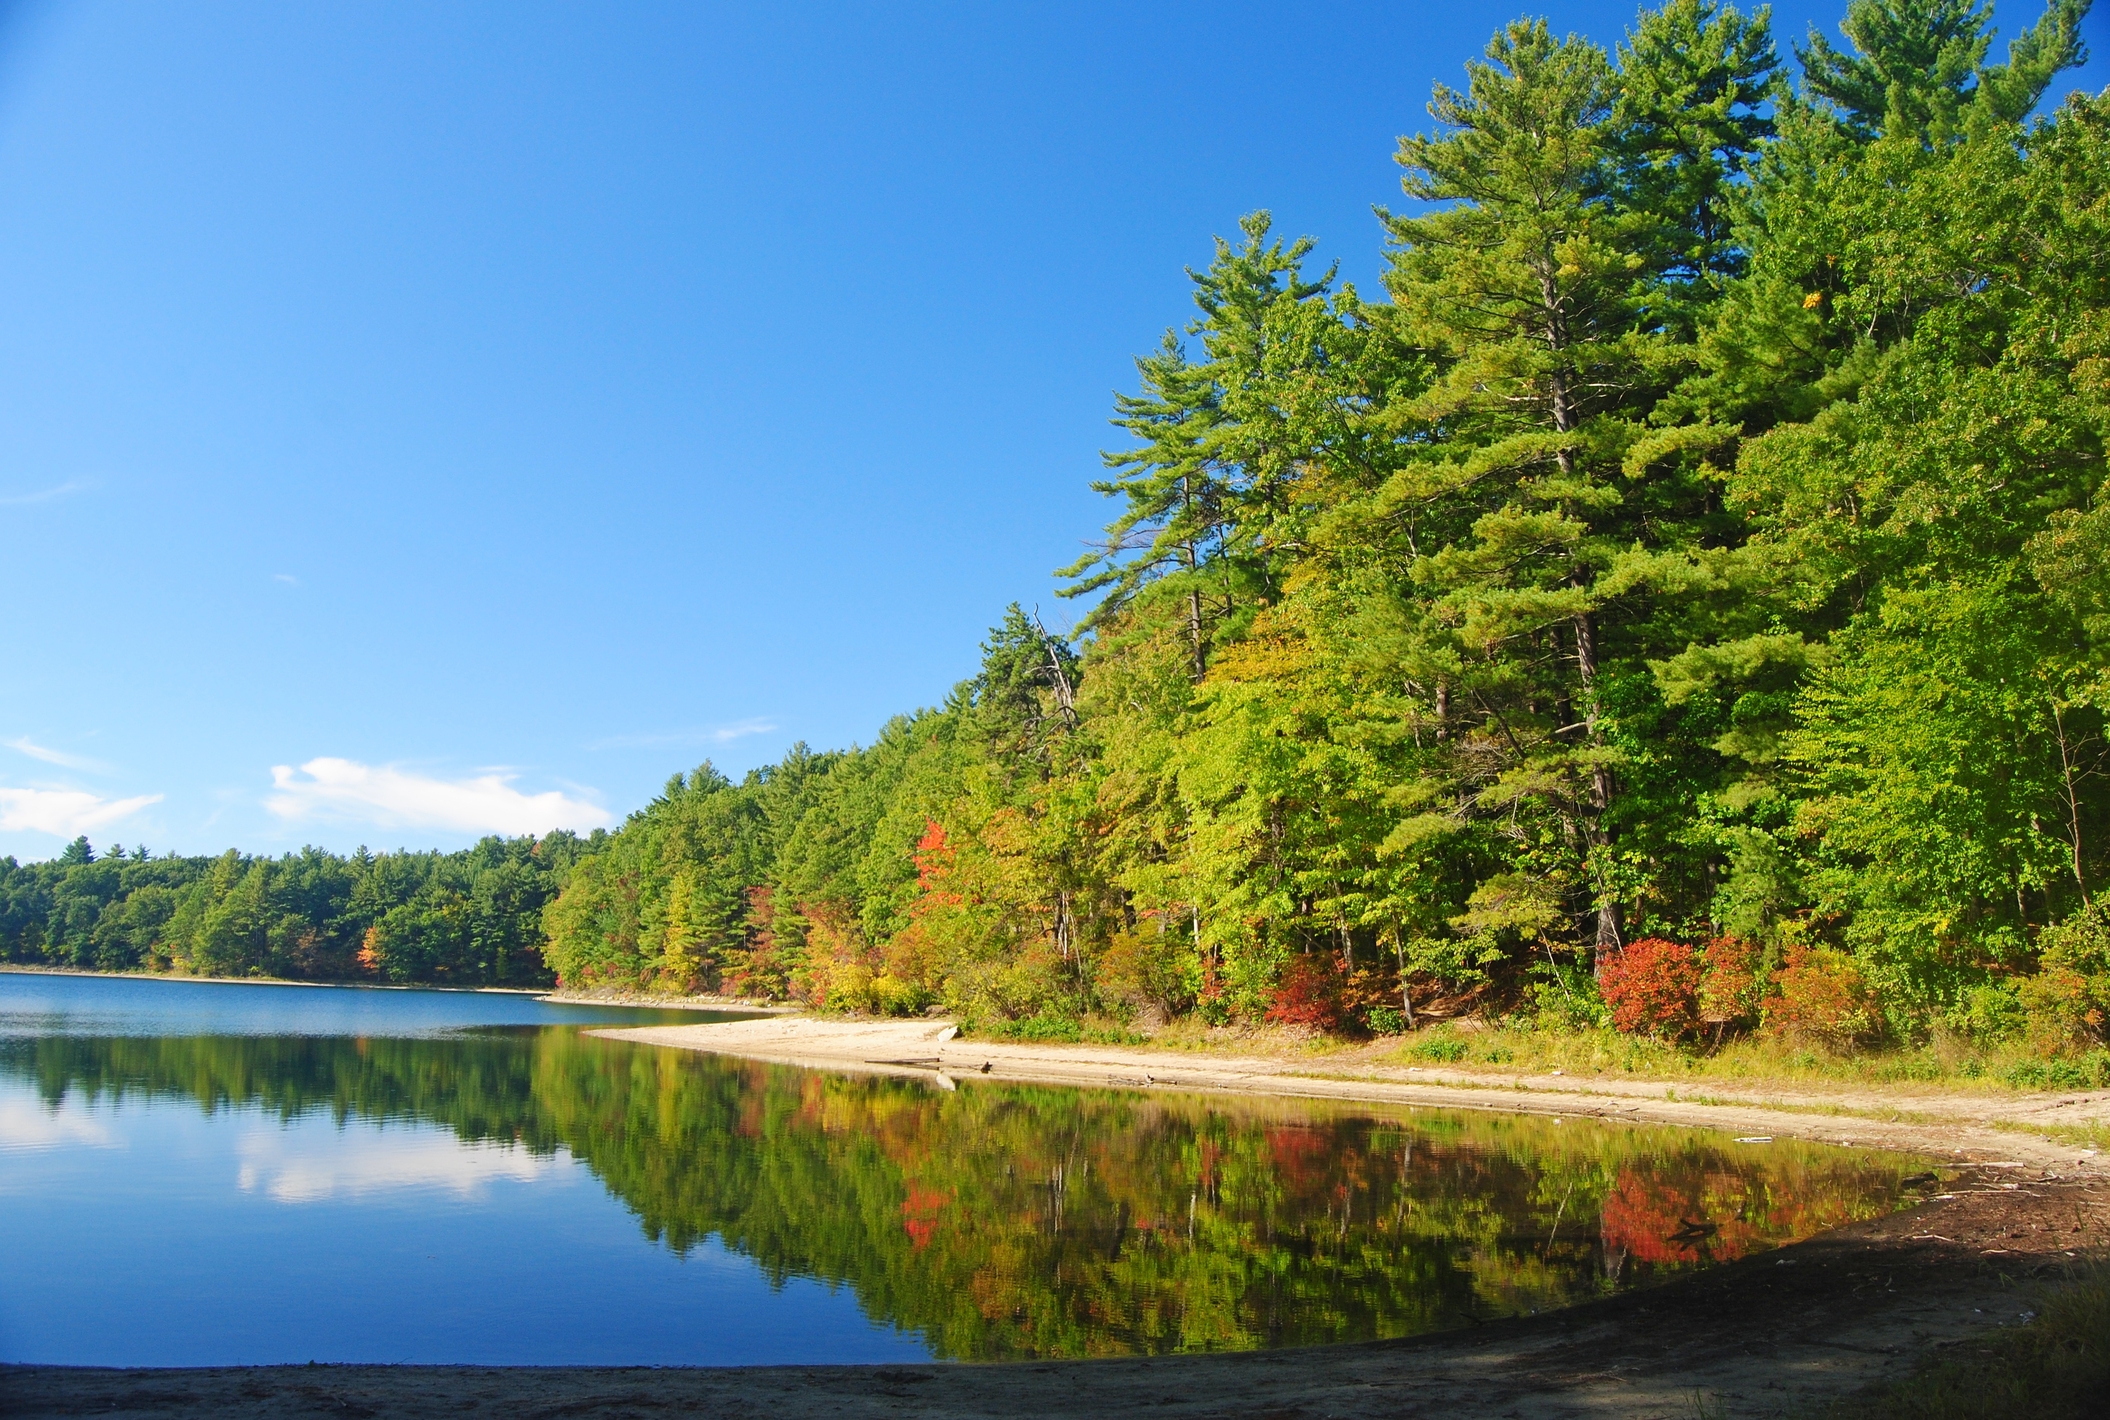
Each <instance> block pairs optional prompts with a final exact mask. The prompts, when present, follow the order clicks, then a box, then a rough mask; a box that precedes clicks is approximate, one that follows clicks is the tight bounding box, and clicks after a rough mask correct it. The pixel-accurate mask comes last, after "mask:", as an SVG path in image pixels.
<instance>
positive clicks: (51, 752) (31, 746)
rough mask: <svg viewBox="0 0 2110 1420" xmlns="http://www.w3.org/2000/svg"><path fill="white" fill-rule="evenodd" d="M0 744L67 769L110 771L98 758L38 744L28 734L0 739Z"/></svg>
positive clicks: (104, 772) (102, 772)
mask: <svg viewBox="0 0 2110 1420" xmlns="http://www.w3.org/2000/svg"><path fill="white" fill-rule="evenodd" d="M0 744H5V745H6V746H7V747H8V748H9V749H12V750H19V751H21V752H22V753H23V754H26V755H28V756H29V757H30V758H31V759H40V760H42V761H43V762H44V763H46V764H58V765H63V766H64V767H66V768H68V769H92V770H95V771H96V772H97V773H101V774H107V773H109V772H110V766H109V765H107V764H105V763H103V762H102V761H101V760H99V759H90V758H88V757H87V756H86V755H84V754H68V753H66V751H64V750H62V749H53V748H51V746H49V745H40V744H38V743H37V742H36V741H35V740H32V739H31V738H30V737H29V736H28V735H18V736H16V737H15V738H14V739H11V740H0Z"/></svg>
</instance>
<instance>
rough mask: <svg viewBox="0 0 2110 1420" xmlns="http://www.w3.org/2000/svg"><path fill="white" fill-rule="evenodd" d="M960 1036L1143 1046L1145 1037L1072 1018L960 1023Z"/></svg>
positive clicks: (1052, 1017)
mask: <svg viewBox="0 0 2110 1420" xmlns="http://www.w3.org/2000/svg"><path fill="white" fill-rule="evenodd" d="M960 1034H961V1035H963V1036H970V1037H972V1038H974V1039H976V1040H1010V1041H1018V1042H1021V1043H1026V1044H1035V1045H1144V1044H1147V1043H1148V1039H1149V1038H1148V1037H1146V1036H1143V1035H1141V1034H1138V1033H1137V1032H1135V1031H1132V1030H1130V1029H1128V1028H1127V1027H1126V1026H1122V1025H1118V1024H1113V1023H1108V1022H1102V1021H1092V1020H1078V1019H1077V1018H1075V1017H1074V1016H1047V1015H1043V1016H1026V1017H1023V1018H1022V1019H1019V1020H1015V1021H974V1022H971V1023H963V1024H962V1025H961V1027H960Z"/></svg>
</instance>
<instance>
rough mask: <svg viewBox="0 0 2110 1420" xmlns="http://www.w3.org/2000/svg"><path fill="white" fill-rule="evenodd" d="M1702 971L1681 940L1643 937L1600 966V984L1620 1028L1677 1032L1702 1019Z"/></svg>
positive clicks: (1632, 1031) (1696, 957) (1694, 954)
mask: <svg viewBox="0 0 2110 1420" xmlns="http://www.w3.org/2000/svg"><path fill="white" fill-rule="evenodd" d="M1702 970H1703V965H1702V963H1701V960H1700V954H1699V953H1698V952H1695V951H1694V950H1693V949H1692V948H1691V947H1688V946H1686V945H1685V944H1684V943H1683V942H1670V941H1665V940H1664V939H1663V938H1661V937H1643V938H1642V939H1641V940H1640V941H1638V942H1629V943H1627V945H1626V949H1625V950H1624V951H1622V952H1620V953H1618V954H1617V955H1615V956H1613V957H1610V958H1609V959H1607V960H1606V961H1605V963H1604V964H1603V965H1602V966H1601V967H1599V968H1598V972H1597V989H1598V991H1599V992H1600V993H1601V994H1602V995H1603V996H1604V1000H1605V1004H1606V1005H1607V1006H1610V1007H1611V1008H1612V1024H1613V1025H1614V1026H1617V1027H1618V1028H1619V1029H1620V1030H1623V1031H1626V1032H1627V1033H1628V1034H1630V1035H1631V1034H1640V1033H1643V1032H1646V1033H1647V1034H1649V1035H1665V1036H1679V1035H1684V1034H1685V1033H1686V1032H1688V1031H1690V1030H1692V1029H1693V1027H1695V1026H1697V1025H1698V1024H1699V1020H1700V976H1701V973H1702Z"/></svg>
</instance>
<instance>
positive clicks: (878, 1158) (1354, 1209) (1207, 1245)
mask: <svg viewBox="0 0 2110 1420" xmlns="http://www.w3.org/2000/svg"><path fill="white" fill-rule="evenodd" d="M0 1072H4V1073H5V1074H6V1075H8V1076H12V1077H14V1078H17V1079H22V1080H25V1081H32V1082H34V1083H35V1084H36V1086H37V1087H38V1088H39V1089H40V1090H41V1092H42V1094H43V1096H44V1097H45V1098H46V1099H47V1100H48V1101H51V1102H53V1103H56V1102H57V1101H58V1100H60V1099H61V1098H63V1097H65V1096H66V1095H68V1094H69V1093H77V1094H78V1095H83V1096H87V1097H90V1098H103V1099H108V1098H111V1097H122V1096H124V1095H127V1094H131V1093H135V1092H149V1093H151V1094H153V1095H156V1096H160V1097H169V1096H175V1097H180V1098H184V1099H189V1100H191V1101H194V1102H195V1103H196V1104H197V1105H199V1106H200V1107H201V1108H203V1109H205V1110H207V1111H213V1110H218V1109H222V1108H226V1107H230V1106H243V1107H260V1108H263V1109H266V1110H269V1111H275V1112H277V1113H279V1114H281V1115H284V1116H293V1115H300V1114H306V1113H309V1112H325V1113H328V1114H331V1115H334V1116H335V1117H336V1118H337V1119H338V1120H339V1121H340V1122H343V1121H350V1120H364V1121H387V1120H398V1119H402V1120H418V1121H423V1122H428V1123H434V1124H439V1125H442V1126H445V1127H447V1128H449V1129H451V1130H452V1131H453V1132H454V1134H455V1135H456V1136H457V1137H458V1138H460V1139H462V1140H464V1141H497V1142H501V1143H508V1144H517V1145H518V1146H520V1147H522V1148H525V1149H527V1150H530V1151H532V1152H534V1153H536V1154H549V1153H553V1152H554V1151H556V1150H558V1149H560V1148H562V1149H564V1150H567V1151H569V1152H570V1153H571V1154H572V1155H574V1156H575V1157H577V1158H579V1159H581V1160H583V1161H584V1162H585V1163H586V1164H587V1166H588V1167H590V1168H591V1169H592V1170H593V1171H594V1173H595V1174H596V1175H597V1176H599V1178H600V1179H601V1180H602V1181H603V1182H605V1184H606V1185H607V1187H608V1189H609V1190H610V1192H611V1193H613V1194H614V1195H615V1196H616V1197H618V1198H620V1199H621V1200H622V1201H623V1202H624V1203H625V1204H626V1205H627V1206H628V1207H629V1208H630V1209H631V1210H632V1211H633V1212H634V1213H635V1214H636V1215H637V1216H638V1218H639V1219H640V1220H641V1222H642V1223H643V1226H644V1229H645V1231H646V1232H647V1233H648V1234H649V1235H650V1236H651V1237H653V1238H654V1239H656V1240H659V1241H661V1242H662V1243H664V1244H665V1245H666V1246H667V1247H669V1248H671V1249H673V1250H674V1251H676V1252H679V1253H684V1254H686V1253H687V1252H688V1251H689V1250H690V1249H692V1248H694V1247H695V1246H696V1245H697V1244H698V1243H699V1242H701V1241H702V1240H703V1239H705V1238H707V1237H709V1236H711V1235H714V1234H715V1235H717V1236H718V1237H719V1238H720V1239H721V1240H722V1241H723V1242H724V1244H725V1245H726V1246H727V1247H729V1248H731V1249H732V1250H734V1251H736V1252H739V1253H742V1254H744V1255H746V1256H748V1257H750V1258H752V1259H754V1260H755V1261H756V1262H757V1263H758V1264H759V1265H760V1266H761V1267H762V1268H763V1269H765V1270H766V1271H767V1273H768V1274H769V1275H770V1276H771V1277H772V1278H773V1279H775V1280H777V1281H779V1282H781V1281H782V1280H783V1279H785V1278H788V1277H793V1276H802V1277H813V1278H817V1279H820V1280H822V1281H824V1282H827V1283H829V1284H831V1285H843V1286H848V1287H850V1288H852V1289H854V1291H855V1294H856V1295H857V1297H858V1298H859V1300H860V1301H861V1303H862V1305H863V1306H864V1308H865V1310H866V1312H867V1313H868V1314H869V1315H871V1316H872V1317H874V1318H875V1319H879V1320H883V1321H886V1322H889V1323H892V1324H894V1325H896V1326H899V1327H902V1328H906V1329H912V1330H915V1331H917V1332H920V1333H921V1334H922V1335H923V1336H924V1337H925V1338H927V1340H928V1342H929V1344H930V1346H931V1347H932V1349H933V1351H934V1352H935V1354H937V1355H938V1356H941V1357H948V1358H957V1359H962V1360H998V1359H1011V1358H1024V1357H1039V1356H1103V1355H1133V1354H1139V1353H1148V1354H1157V1353H1164V1352H1171V1351H1200V1350H1236V1349H1245V1348H1251V1347H1260V1346H1289V1345H1309V1344H1314V1343H1320V1342H1332V1341H1358V1340H1369V1339H1373V1338H1378V1337H1389V1336H1405V1335H1411V1334H1413V1333H1416V1332H1422V1331H1429V1330H1433V1329H1436V1328H1440V1327H1447V1326H1454V1325H1458V1324H1460V1323H1462V1322H1465V1321H1469V1320H1473V1319H1479V1318H1487V1317H1490V1316H1506V1315H1510V1314H1512V1313H1516V1312H1524V1311H1531V1310H1544V1309H1547V1308H1550V1307H1558V1306H1562V1305H1565V1304H1568V1303H1572V1302H1576V1301H1581V1300H1584V1299H1586V1298H1588V1297H1591V1296H1595V1295H1598V1294H1600V1293H1603V1292H1605V1291H1609V1290H1612V1289H1615V1288H1619V1287H1625V1286H1632V1285H1636V1284H1639V1283H1643V1282H1646V1281H1648V1280H1650V1279H1653V1278H1659V1277H1662V1276H1664V1275H1666V1274H1669V1273H1673V1272H1675V1271H1678V1270H1680V1269H1683V1268H1689V1267H1693V1266H1698V1265H1703V1264H1705V1263H1709V1262H1718V1261H1727V1260H1730V1259H1733V1258H1736V1257H1740V1256H1743V1255H1744V1254H1746V1253H1748V1252H1751V1251H1754V1250H1758V1249H1763V1248H1766V1247H1770V1246H1774V1245H1777V1244H1779V1243H1781V1242H1785V1241H1789V1240H1791V1239H1794V1238H1798V1237H1804V1236H1807V1235H1809V1234H1811V1233H1813V1232H1816V1231H1819V1230H1821V1229H1824V1228H1828V1227H1832V1226H1836V1225H1838V1224H1840V1223H1844V1222H1848V1221H1851V1220H1853V1219H1856V1218H1862V1217H1867V1216H1870V1215H1872V1214H1875V1213H1878V1212H1881V1211H1883V1210H1885V1209H1887V1208H1889V1207H1891V1206H1893V1205H1894V1203H1895V1201H1896V1199H1897V1198H1898V1195H1899V1187H1898V1180H1899V1178H1900V1176H1901V1175H1902V1174H1904V1173H1907V1172H1910V1171H1912V1170H1913V1169H1914V1168H1916V1167H1917V1164H1916V1162H1915V1161H1912V1160H1908V1159H1904V1158H1902V1157H1900V1156H1895V1155H1883V1154H1878V1153H1873V1152H1855V1151H1849V1150H1843V1149H1833V1148H1826V1147H1823V1146H1818V1145H1804V1144H1796V1143H1792V1142H1779V1143H1773V1144H1769V1145H1766V1146H1764V1147H1756V1148H1755V1147H1752V1146H1748V1145H1745V1146H1739V1145H1735V1144H1732V1143H1729V1142H1728V1141H1727V1140H1725V1139H1723V1138H1721V1137H1720V1136H1715V1135H1708V1134H1703V1133H1697V1132H1694V1131H1690V1130H1676V1129H1659V1128H1643V1127H1627V1126H1616V1125H1606V1124H1600V1123H1595V1122H1584V1121H1577V1120H1567V1121H1555V1120H1552V1119H1547V1118H1541V1117H1529V1116H1512V1115H1502V1114H1494V1113H1484V1114H1483V1113H1450V1112H1433V1111H1414V1112H1409V1111H1405V1110H1385V1109H1381V1108H1373V1107H1369V1106H1351V1105H1340V1104H1332V1103H1316V1102H1309V1101H1290V1100H1274V1099H1251V1100H1248V1099H1227V1098H1222V1097H1204V1096H1188V1095H1171V1094H1162V1093H1157V1094H1138V1093H1130V1092H1122V1091H1115V1090H1087V1089H1073V1088H1067V1087H1055V1086H1033V1085H1017V1084H999V1083H989V1082H982V1081H969V1082H965V1083H964V1084H962V1086H961V1087H960V1088H959V1089H957V1090H955V1091H944V1090H940V1089H937V1088H934V1087H933V1086H932V1085H930V1084H929V1083H926V1082H923V1081H918V1080H912V1079H895V1078H885V1077H869V1076H842V1075H834V1074H827V1073H822V1072H817V1071H810V1070H802V1069H796V1068H791V1067H787V1066H773V1065H763V1064H757V1063H753V1062H748V1061H740V1060H733V1059H729V1058H725V1057H719V1056H709V1055H700V1054H693V1053H689V1052H683V1051H674V1050H665V1049H657V1048H653V1047H649V1046H640V1045H633V1044H629V1043H627V1042H619V1041H608V1040H597V1039H593V1038H591V1037H587V1036H583V1035H581V1034H579V1033H578V1032H577V1030H576V1029H574V1028H571V1027H549V1028H534V1027H529V1028H519V1029H504V1030H491V1031H483V1032H475V1033H464V1034H461V1035H457V1036H452V1037H446V1038H440V1039H419V1040H399V1039H364V1038H361V1039H331V1038H274V1037H251V1036H234V1037H229V1036H212V1037H164V1038H120V1039H94V1038H73V1037H58V1038H45V1039H38V1040H12V1041H6V1042H0Z"/></svg>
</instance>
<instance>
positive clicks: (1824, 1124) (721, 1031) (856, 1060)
mask: <svg viewBox="0 0 2110 1420" xmlns="http://www.w3.org/2000/svg"><path fill="white" fill-rule="evenodd" d="M951 1030H952V1028H951V1026H950V1025H949V1024H947V1023H945V1022H939V1021H830V1020H816V1019H814V1018H812V1017H808V1016H787V1017H778V1018H773V1019H769V1020H749V1021H727V1022H722V1023H719V1024H714V1025H694V1026H641V1027H637V1028H634V1029H625V1030H602V1031H595V1032H593V1034H595V1035H604V1036H609V1037H611V1038H614V1039H617V1040H634V1041H639V1042H642V1043H645V1044H650V1045H667V1046H675V1047H678V1048H681V1049H685V1050H704V1051H712V1052H717V1053H721V1054H727V1055H740V1056H745V1057H748V1058H751V1059H757V1060H778V1061H783V1062H785V1063H787V1064H796V1065H811V1066H816V1067H818V1068H821V1069H827V1070H855V1071H877V1072H885V1073H889V1074H903V1075H922V1076H925V1077H927V1078H932V1079H936V1080H942V1081H944V1082H946V1083H951V1082H954V1081H957V1080H964V1079H981V1078H988V1079H992V1080H1042V1081H1047V1082H1049V1083H1053V1084H1066V1085H1113V1086H1120V1087H1125V1088H1130V1089H1146V1090H1147V1089H1178V1090H1182V1091H1192V1090H1221V1091H1225V1092H1229V1093H1237V1094H1270V1095H1295V1096H1303V1097H1307V1098H1315V1099H1347V1100H1369V1101H1372V1102H1376V1103H1385V1104H1405V1105H1426V1106H1440V1107H1444V1108H1450V1109H1497V1110H1505V1111H1513V1112H1523V1113H1533V1114H1558V1115H1564V1116H1570V1117H1583V1116H1588V1117H1595V1118H1607V1119H1632V1120H1637V1121H1646V1122H1649V1123H1656V1124H1680V1125H1689V1126H1694V1127H1698V1128H1706V1129H1728V1130H1732V1131H1734V1132H1736V1133H1738V1134H1768V1135H1775V1136H1785V1137H1792V1138H1797V1139H1810V1140H1816V1141H1819V1142H1823V1143H1830V1144H1854V1145H1860V1146H1863V1147H1866V1146H1870V1145H1874V1146H1876V1147H1879V1148H1894V1149H1906V1150H1911V1151H1913V1152H1915V1153H1923V1154H1929V1155H1932V1156H1935V1157H1947V1158H1951V1159H1954V1160H1956V1161H1957V1162H1959V1163H1964V1162H1992V1161H2008V1162H2013V1163H2018V1164H2023V1165H2027V1166H2029V1167H2032V1168H2038V1169H2043V1168H2049V1169H2052V1170H2054V1171H2056V1172H2059V1173H2061V1174H2080V1175H2085V1176H2091V1177H2110V1160H2106V1159H2105V1158H2104V1157H2103V1156H2101V1155H2098V1154H2096V1153H2095V1152H2093V1151H2091V1150H2087V1149H2083V1148H2079V1147H2076V1146H2075V1145H2073V1144H2070V1143H2061V1142H2059V1141H2057V1140H2056V1139H2050V1138H2047V1137H2045V1136H2044V1135H2042V1134H2035V1133H2030V1132H2027V1131H2029V1130H2032V1129H2038V1128H2043V1127H2045V1126H2047V1125H2061V1124H2067V1125H2071V1124H2083V1123H2102V1122H2105V1121H2110V1091H2094V1092H2078V1093H2077V1092H2073V1091H2066V1092H2062V1093H2047V1094H2015V1095H1990V1094H1985V1095H1980V1094H1964V1093H1944V1092H1940V1091H1934V1090H1923V1091H1897V1090H1891V1089H1866V1090H1853V1089H1828V1090H1827V1089H1811V1088H1795V1089H1790V1090H1774V1089H1769V1090H1767V1091H1766V1092H1763V1093H1761V1092H1760V1091H1759V1090H1757V1089H1755V1088H1751V1087H1748V1086H1733V1085H1723V1084H1718V1083H1714V1082H1707V1083H1704V1084H1693V1085H1670V1084H1665V1083H1663V1082H1661V1081H1648V1080H1629V1079H1612V1078H1607V1077H1604V1076H1596V1075H1593V1076H1587V1077H1584V1076H1567V1075H1519V1074H1501V1073H1496V1072H1492V1071H1469V1070H1459V1069H1451V1068H1433V1067H1432V1068H1426V1069H1424V1068H1419V1067H1412V1066H1408V1067H1401V1066H1376V1065H1369V1064H1362V1063H1358V1062H1356V1061H1354V1060H1352V1059H1350V1060H1331V1061H1330V1060H1326V1059H1323V1058H1322V1059H1316V1060H1314V1059H1302V1060H1300V1059H1295V1058H1291V1059H1280V1058H1271V1057H1263V1056H1229V1055H1202V1054H1192V1053H1186V1052H1176V1051H1162V1050H1157V1051H1154V1050H1148V1049H1138V1048H1125V1047H1119V1046H1096V1045H1012V1044H1006V1043H1003V1042H998V1041H978V1040H960V1039H957V1038H955V1037H954V1036H953V1035H952V1034H951ZM1703 1092H1704V1093H1703Z"/></svg>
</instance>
